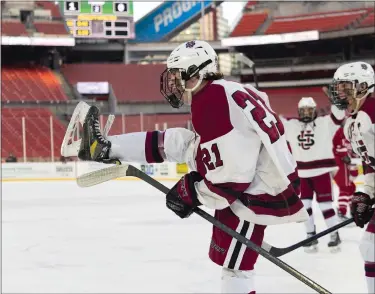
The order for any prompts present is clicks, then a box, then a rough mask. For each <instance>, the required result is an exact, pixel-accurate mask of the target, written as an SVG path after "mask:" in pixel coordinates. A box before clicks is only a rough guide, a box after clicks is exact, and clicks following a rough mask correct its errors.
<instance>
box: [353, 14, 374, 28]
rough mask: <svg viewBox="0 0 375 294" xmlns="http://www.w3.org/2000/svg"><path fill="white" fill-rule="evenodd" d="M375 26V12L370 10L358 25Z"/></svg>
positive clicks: (361, 26) (363, 26) (362, 26)
mask: <svg viewBox="0 0 375 294" xmlns="http://www.w3.org/2000/svg"><path fill="white" fill-rule="evenodd" d="M374 26H375V13H374V12H370V13H369V14H368V15H367V16H366V17H365V18H364V19H363V20H361V21H360V23H359V25H358V26H357V27H360V28H365V27H374Z"/></svg>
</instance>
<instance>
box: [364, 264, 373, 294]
mask: <svg viewBox="0 0 375 294" xmlns="http://www.w3.org/2000/svg"><path fill="white" fill-rule="evenodd" d="M365 275H366V281H367V290H368V293H375V263H374V262H366V263H365Z"/></svg>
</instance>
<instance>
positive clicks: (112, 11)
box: [60, 0, 135, 39]
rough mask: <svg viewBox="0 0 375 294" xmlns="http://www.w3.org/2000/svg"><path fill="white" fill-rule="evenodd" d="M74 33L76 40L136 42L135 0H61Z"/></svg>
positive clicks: (67, 23) (69, 26) (62, 8)
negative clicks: (100, 39) (131, 40)
mask: <svg viewBox="0 0 375 294" xmlns="http://www.w3.org/2000/svg"><path fill="white" fill-rule="evenodd" d="M60 6H61V7H60V8H61V11H63V13H64V19H65V23H66V26H67V28H68V30H69V31H70V34H71V35H73V36H74V37H76V38H98V39H99V38H109V39H133V38H134V37H135V34H134V19H133V2H132V1H120V0H118V1H117V0H113V1H93V0H80V1H66V0H65V1H60Z"/></svg>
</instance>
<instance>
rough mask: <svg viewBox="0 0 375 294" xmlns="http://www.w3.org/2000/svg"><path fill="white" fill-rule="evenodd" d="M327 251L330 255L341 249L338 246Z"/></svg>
mask: <svg viewBox="0 0 375 294" xmlns="http://www.w3.org/2000/svg"><path fill="white" fill-rule="evenodd" d="M329 251H330V252H331V253H338V252H340V251H341V247H340V246H335V247H329Z"/></svg>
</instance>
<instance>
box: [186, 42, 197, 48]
mask: <svg viewBox="0 0 375 294" xmlns="http://www.w3.org/2000/svg"><path fill="white" fill-rule="evenodd" d="M194 46H195V41H189V42H187V43H186V48H193V47H194Z"/></svg>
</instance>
